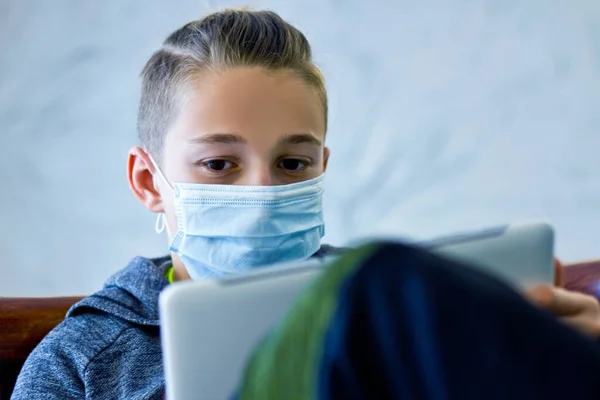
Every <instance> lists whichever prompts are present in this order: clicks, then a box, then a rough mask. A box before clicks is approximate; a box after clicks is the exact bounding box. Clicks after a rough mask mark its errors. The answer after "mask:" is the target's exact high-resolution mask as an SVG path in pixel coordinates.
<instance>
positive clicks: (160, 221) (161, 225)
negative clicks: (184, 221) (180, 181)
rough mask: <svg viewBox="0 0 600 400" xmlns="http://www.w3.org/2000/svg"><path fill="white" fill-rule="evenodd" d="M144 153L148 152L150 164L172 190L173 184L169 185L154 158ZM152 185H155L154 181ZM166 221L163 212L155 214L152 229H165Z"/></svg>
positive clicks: (157, 230) (158, 231) (161, 231)
mask: <svg viewBox="0 0 600 400" xmlns="http://www.w3.org/2000/svg"><path fill="white" fill-rule="evenodd" d="M146 153H147V154H148V157H149V158H150V162H151V163H152V166H153V167H154V170H155V172H156V174H157V175H158V176H159V177H160V178H161V179H162V180H163V181H165V183H166V184H167V185H168V186H169V187H170V188H171V190H173V186H172V185H171V182H169V181H168V180H167V177H166V176H165V175H164V174H163V172H162V170H161V169H160V168H159V166H158V164H157V163H156V161H154V158H153V157H152V156H151V155H150V153H148V152H147V151H146ZM154 186H155V187H156V182H155V183H154ZM166 221H167V218H166V217H165V213H160V214H158V215H157V216H156V223H155V224H154V230H155V231H156V233H158V234H160V233H163V232H164V231H165V228H166V227H167V222H166ZM167 233H169V229H168V228H167ZM169 237H170V235H169Z"/></svg>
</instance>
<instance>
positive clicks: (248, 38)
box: [137, 10, 327, 162]
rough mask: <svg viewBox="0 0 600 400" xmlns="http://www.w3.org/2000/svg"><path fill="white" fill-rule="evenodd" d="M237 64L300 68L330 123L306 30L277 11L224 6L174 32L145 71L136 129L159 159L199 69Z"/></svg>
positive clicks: (268, 68)
mask: <svg viewBox="0 0 600 400" xmlns="http://www.w3.org/2000/svg"><path fill="white" fill-rule="evenodd" d="M235 67H261V68H265V69H266V70H268V71H280V70H288V71H290V72H292V73H294V74H296V75H297V76H299V77H300V78H302V79H303V80H304V81H305V82H306V83H307V84H309V85H311V86H312V87H313V88H314V89H315V90H316V91H317V93H318V95H319V97H320V98H321V101H322V107H323V111H324V118H325V126H327V92H326V89H325V82H324V79H323V76H322V74H321V72H320V71H319V69H318V68H317V67H316V66H315V64H314V63H313V60H312V51H311V47H310V44H309V43H308V40H307V39H306V37H305V36H304V35H303V34H302V32H300V31H299V30H298V29H296V28H295V27H293V26H292V25H290V24H289V23H287V22H286V21H284V20H283V19H282V18H281V17H280V16H279V15H277V14H276V13H274V12H272V11H247V10H224V11H220V12H216V13H213V14H210V15H208V16H206V17H204V18H202V19H200V20H197V21H192V22H190V23H188V24H186V25H184V26H183V27H181V28H179V29H178V30H177V31H175V32H173V33H172V34H171V35H170V36H169V37H168V38H167V39H166V40H165V41H164V43H163V45H162V47H161V48H160V49H159V50H158V51H156V52H155V53H154V54H153V55H152V57H150V60H148V62H147V63H146V66H145V67H144V69H143V71H142V92H141V100H140V106H139V111H138V121H137V129H138V135H139V138H140V141H141V144H142V146H143V147H144V148H145V150H146V151H148V152H150V154H152V156H153V157H154V158H155V159H156V161H157V162H160V161H161V160H162V148H163V145H164V137H165V135H166V132H167V130H168V128H169V126H170V124H171V123H172V122H173V119H174V117H175V116H176V113H177V110H178V108H179V107H178V105H179V99H180V98H181V94H182V93H184V91H185V90H186V85H185V84H186V83H189V81H190V80H191V78H192V77H193V76H194V75H195V74H197V73H199V72H203V71H213V70H219V69H223V68H235Z"/></svg>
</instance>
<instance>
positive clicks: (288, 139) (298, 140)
mask: <svg viewBox="0 0 600 400" xmlns="http://www.w3.org/2000/svg"><path fill="white" fill-rule="evenodd" d="M279 143H285V144H312V145H315V146H321V145H322V144H323V142H322V141H321V140H320V139H319V138H318V137H316V136H315V135H312V134H310V133H294V134H290V135H285V136H284V137H282V138H281V139H279Z"/></svg>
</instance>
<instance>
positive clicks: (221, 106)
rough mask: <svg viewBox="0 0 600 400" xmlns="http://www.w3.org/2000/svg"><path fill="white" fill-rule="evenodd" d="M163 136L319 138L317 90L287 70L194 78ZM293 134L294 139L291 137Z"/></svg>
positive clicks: (237, 140)
mask: <svg viewBox="0 0 600 400" xmlns="http://www.w3.org/2000/svg"><path fill="white" fill-rule="evenodd" d="M188 93H189V96H188V98H187V99H186V101H185V102H184V103H183V105H182V107H181V109H180V110H179V113H178V116H177V117H176V118H175V121H174V122H173V124H172V126H171V127H170V129H169V134H168V135H167V136H168V137H167V140H169V141H177V142H185V143H188V144H192V145H193V144H196V145H198V144H211V143H212V144H215V143H219V144H244V143H246V144H247V143H253V142H265V144H266V143H270V144H271V145H276V144H285V143H288V144H292V143H296V144H299V143H311V142H312V143H315V142H321V144H322V142H323V140H324V136H325V119H324V115H323V109H322V107H321V104H320V99H319V97H318V95H317V93H316V92H315V91H314V90H313V89H312V88H311V87H310V86H308V85H307V84H305V83H304V82H303V81H302V80H301V79H299V78H297V77H295V76H293V75H289V74H285V75H284V74H281V75H277V74H275V75H274V74H271V73H267V72H263V71H260V70H256V69H247V70H244V69H241V70H235V71H229V72H223V73H220V74H212V75H208V76H205V77H203V78H202V79H199V80H198V81H197V82H195V84H194V87H193V90H191V91H190V92H188ZM290 139H292V140H290Z"/></svg>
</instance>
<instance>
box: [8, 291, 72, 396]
mask: <svg viewBox="0 0 600 400" xmlns="http://www.w3.org/2000/svg"><path fill="white" fill-rule="evenodd" d="M80 299H81V297H55V298H4V297H0V400H8V399H9V398H10V394H11V393H12V390H13V387H14V385H15V381H16V379H17V375H18V374H19V371H20V370H21V367H22V366H23V363H24V362H25V359H26V358H27V356H28V355H29V353H31V351H32V350H33V349H34V347H35V346H37V344H38V343H39V342H40V341H41V340H42V339H43V338H44V336H46V334H48V332H50V331H51V330H52V329H53V328H54V327H55V326H56V325H58V323H59V322H60V321H62V320H63V319H64V318H65V314H66V313H67V311H68V310H69V308H70V307H71V306H72V305H73V304H74V303H75V302H77V301H79V300H80Z"/></svg>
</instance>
